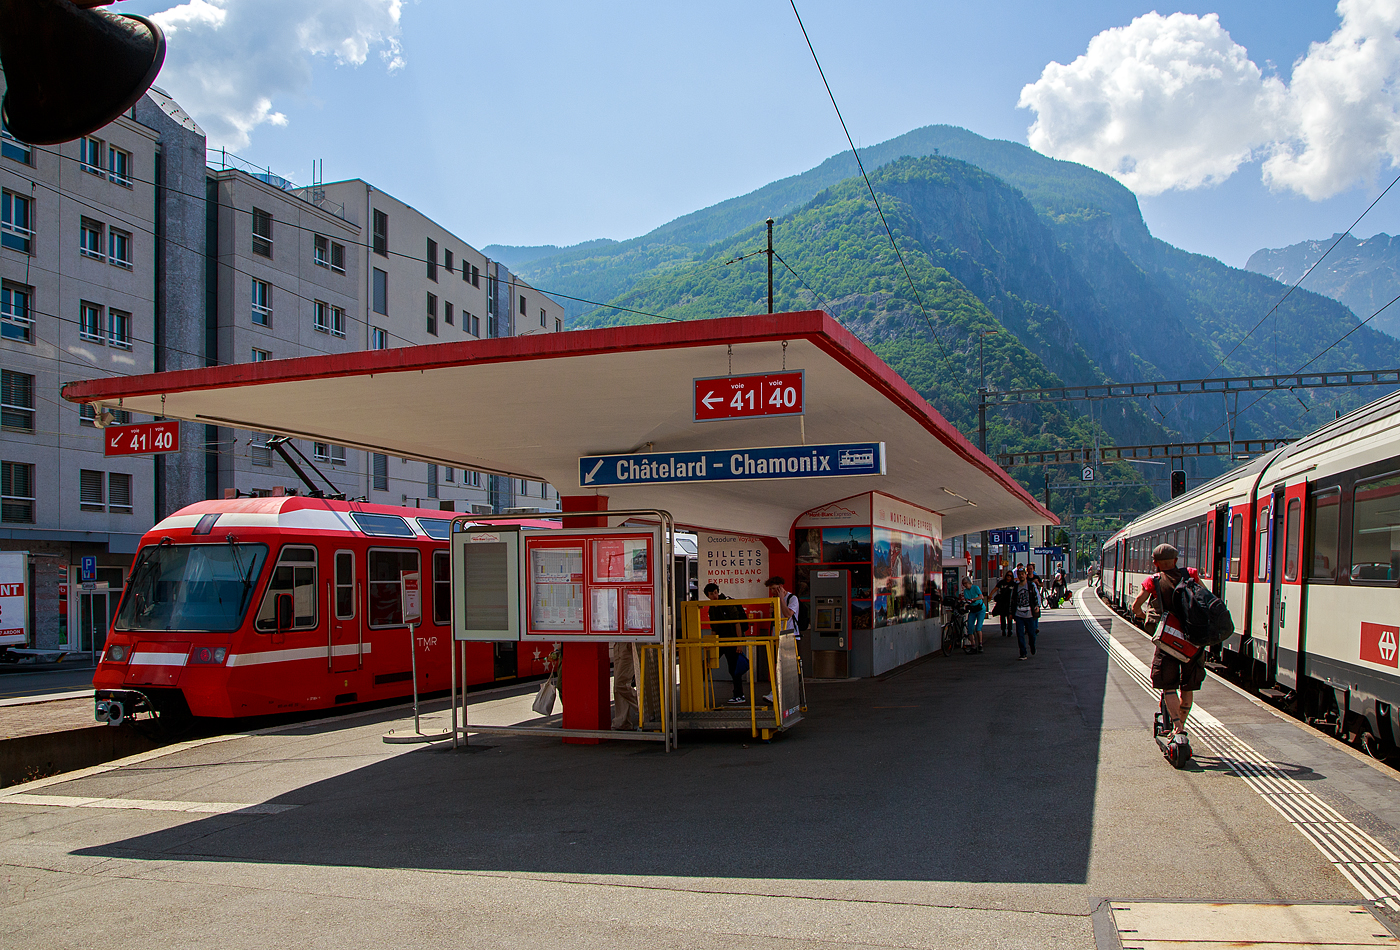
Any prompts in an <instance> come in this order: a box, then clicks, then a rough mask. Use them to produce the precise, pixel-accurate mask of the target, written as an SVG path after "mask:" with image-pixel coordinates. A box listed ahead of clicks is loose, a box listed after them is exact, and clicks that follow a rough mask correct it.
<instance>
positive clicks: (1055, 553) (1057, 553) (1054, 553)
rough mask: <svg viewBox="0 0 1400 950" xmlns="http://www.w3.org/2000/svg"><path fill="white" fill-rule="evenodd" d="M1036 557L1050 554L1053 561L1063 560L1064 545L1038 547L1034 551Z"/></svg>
mask: <svg viewBox="0 0 1400 950" xmlns="http://www.w3.org/2000/svg"><path fill="white" fill-rule="evenodd" d="M1033 553H1034V554H1035V556H1036V557H1042V556H1048V557H1049V558H1050V560H1052V561H1059V560H1062V559H1063V558H1064V556H1065V549H1064V548H1062V547H1058V546H1056V547H1049V548H1036V549H1035V551H1034V552H1033Z"/></svg>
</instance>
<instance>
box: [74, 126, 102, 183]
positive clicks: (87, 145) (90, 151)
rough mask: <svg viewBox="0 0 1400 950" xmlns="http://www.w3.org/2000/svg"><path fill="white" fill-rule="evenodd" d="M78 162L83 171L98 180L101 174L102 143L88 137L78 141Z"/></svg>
mask: <svg viewBox="0 0 1400 950" xmlns="http://www.w3.org/2000/svg"><path fill="white" fill-rule="evenodd" d="M78 161H79V163H80V167H81V168H82V170H83V171H85V172H87V173H88V174H89V175H96V176H98V177H99V178H101V177H105V176H103V174H102V142H101V141H100V140H99V139H95V138H93V137H92V136H90V135H85V136H83V137H82V138H81V139H79V140H78Z"/></svg>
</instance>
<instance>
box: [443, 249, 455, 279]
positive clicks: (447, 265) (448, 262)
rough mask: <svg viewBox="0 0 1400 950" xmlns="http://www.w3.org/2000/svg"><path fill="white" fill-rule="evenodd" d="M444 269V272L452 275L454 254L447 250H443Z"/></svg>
mask: <svg viewBox="0 0 1400 950" xmlns="http://www.w3.org/2000/svg"><path fill="white" fill-rule="evenodd" d="M442 267H443V270H445V271H447V272H448V273H449V274H450V273H452V268H453V263H452V252H451V251H449V250H448V249H447V248H443V249H442Z"/></svg>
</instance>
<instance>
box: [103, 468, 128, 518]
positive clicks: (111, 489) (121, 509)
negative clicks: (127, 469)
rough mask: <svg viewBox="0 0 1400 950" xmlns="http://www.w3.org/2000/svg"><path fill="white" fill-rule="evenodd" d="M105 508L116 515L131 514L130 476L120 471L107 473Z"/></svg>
mask: <svg viewBox="0 0 1400 950" xmlns="http://www.w3.org/2000/svg"><path fill="white" fill-rule="evenodd" d="M107 510H108V511H110V512H112V513H113V514H116V515H129V514H131V476H130V475H124V474H122V473H121V472H110V473H108V475H107Z"/></svg>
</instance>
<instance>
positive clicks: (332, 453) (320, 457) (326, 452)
mask: <svg viewBox="0 0 1400 950" xmlns="http://www.w3.org/2000/svg"><path fill="white" fill-rule="evenodd" d="M311 450H312V455H313V456H314V457H315V459H316V461H318V462H329V463H330V464H332V465H344V464H345V446H343V445H331V444H330V443H329V442H313V443H312V444H311Z"/></svg>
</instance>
